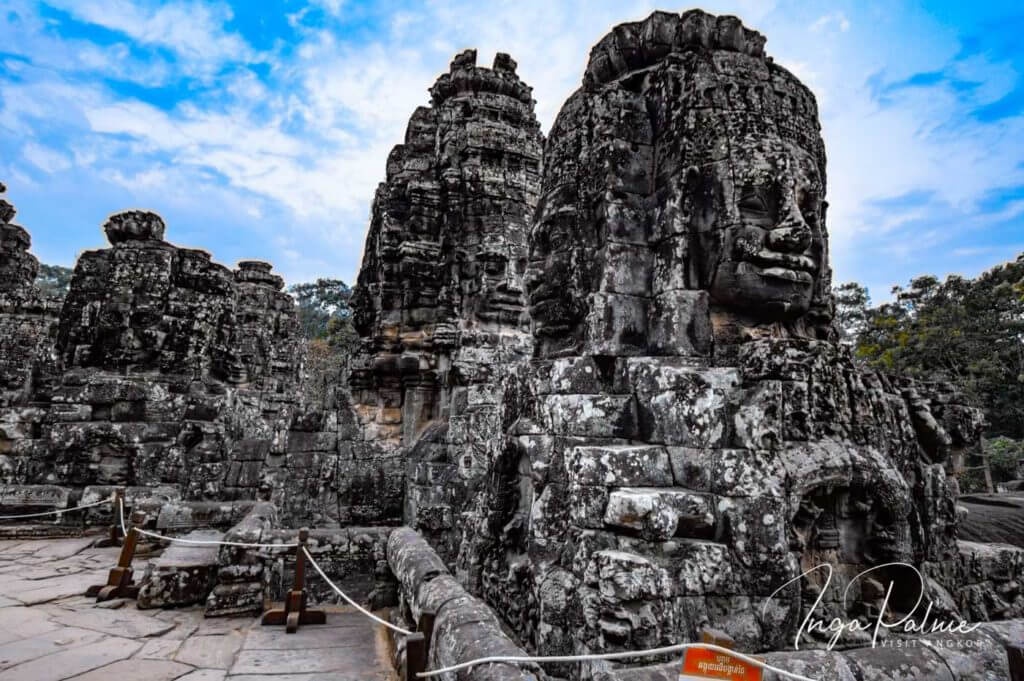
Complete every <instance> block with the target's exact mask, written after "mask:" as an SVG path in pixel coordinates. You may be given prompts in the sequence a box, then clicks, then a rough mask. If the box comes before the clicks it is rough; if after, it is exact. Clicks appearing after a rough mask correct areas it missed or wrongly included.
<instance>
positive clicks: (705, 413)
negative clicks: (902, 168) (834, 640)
mask: <svg viewBox="0 0 1024 681" xmlns="http://www.w3.org/2000/svg"><path fill="white" fill-rule="evenodd" d="M763 45H764V38H763V37H762V36H761V35H759V34H758V33H757V32H755V31H752V30H750V29H748V28H746V27H744V26H743V25H742V24H741V23H740V21H739V20H738V19H736V18H735V17H728V16H722V17H715V16H711V15H709V14H706V13H704V12H702V11H699V10H694V11H689V12H686V13H684V14H682V15H681V16H680V15H675V14H669V13H664V12H656V13H654V14H652V15H651V16H650V17H648V18H647V19H646V20H644V21H642V22H636V23H629V24H622V25H620V26H617V27H616V28H614V29H613V30H612V32H611V33H610V34H609V35H607V36H606V37H605V38H603V39H602V40H601V41H600V42H599V43H598V44H597V45H596V46H595V47H594V49H593V50H592V52H591V55H590V61H589V64H588V66H587V69H586V73H585V76H584V81H583V85H582V87H581V88H580V89H579V90H577V91H576V92H575V93H574V94H573V95H572V96H570V98H569V99H568V101H567V102H566V103H565V105H564V106H563V107H562V109H561V112H560V113H559V115H558V117H557V119H556V121H555V124H554V126H553V129H552V131H551V134H550V136H549V137H548V139H547V142H546V146H545V153H544V171H543V180H542V192H541V196H540V199H539V201H538V207H537V211H536V214H535V217H534V221H533V226H532V230H531V233H530V237H529V244H528V245H529V249H530V253H529V266H528V268H527V272H526V275H525V278H524V282H525V290H526V294H527V298H528V300H529V305H530V313H531V318H532V330H533V335H534V340H535V352H534V359H533V360H532V361H530V362H528V363H524V364H523V365H522V366H521V367H520V368H519V371H518V372H516V373H517V377H510V378H509V380H508V384H509V387H508V388H507V390H506V392H505V397H506V399H505V400H504V411H503V414H502V421H503V422H504V423H511V424H512V425H511V427H510V429H509V431H508V434H509V437H508V440H507V442H506V446H505V448H504V450H503V451H502V453H501V456H499V457H498V458H497V459H496V460H495V461H494V465H493V469H492V473H493V474H492V476H491V477H490V481H491V485H490V487H489V489H481V490H480V491H478V493H477V496H476V497H475V498H474V499H473V501H472V503H471V508H472V511H471V512H470V513H469V514H468V521H467V522H465V523H464V525H463V526H464V528H465V534H464V537H465V541H464V542H463V544H462V551H461V553H460V556H459V560H458V567H459V570H460V577H461V578H462V579H463V580H464V581H465V582H466V583H468V584H469V585H470V586H471V588H473V589H476V590H478V591H479V592H481V593H482V594H483V595H484V596H485V597H486V598H487V599H488V600H489V601H490V602H491V603H492V605H494V606H495V607H496V608H497V609H498V610H499V611H500V612H502V613H503V614H505V616H506V617H507V618H508V621H509V623H510V625H511V626H512V627H513V628H514V629H515V630H516V631H518V632H519V633H520V634H521V635H522V636H523V637H524V639H525V640H527V641H529V642H530V643H531V644H532V645H533V646H534V647H535V648H536V649H537V651H538V652H539V653H540V654H564V653H569V652H576V653H583V652H593V651H610V650H628V649H642V648H651V647H656V646H659V645H666V644H670V643H678V642H680V641H685V640H694V639H695V637H697V636H698V632H699V631H700V630H702V629H704V628H708V627H711V628H714V629H717V630H720V631H724V632H726V633H727V634H728V635H730V636H732V637H733V638H734V639H735V640H736V641H737V643H738V644H739V645H740V646H741V647H742V648H744V649H747V650H764V649H767V648H780V647H786V646H788V645H791V642H792V640H793V634H794V632H795V630H796V626H797V625H798V623H799V621H800V619H801V614H802V613H804V612H806V611H807V610H808V608H810V607H811V606H812V604H813V603H814V601H815V599H816V598H817V596H818V595H819V594H820V595H822V602H823V604H822V606H821V608H823V609H824V611H825V613H827V614H825V615H823V616H825V617H826V619H830V618H831V617H832V616H840V617H842V618H843V619H844V620H849V619H851V618H854V619H855V618H857V617H861V616H863V617H869V616H871V614H872V610H871V608H873V607H875V605H876V597H877V596H878V593H879V592H878V591H877V588H878V587H880V586H881V585H882V584H884V583H887V582H899V587H898V590H900V589H902V590H903V591H908V592H911V590H912V589H913V588H914V586H915V585H914V584H912V583H911V582H912V580H911V579H910V574H911V573H910V572H909V570H907V571H901V570H899V569H895V568H894V569H891V570H889V571H888V572H884V571H883V573H882V574H879V575H876V577H878V579H877V580H876V582H874V583H865V582H863V581H854V580H853V578H854V576H855V575H857V574H859V573H860V572H861V571H863V570H864V569H867V568H868V567H871V566H876V565H881V564H885V563H890V562H907V563H910V564H913V565H915V566H917V567H918V568H919V569H921V570H922V571H923V572H924V574H926V575H927V576H928V579H927V580H926V581H927V587H928V588H929V589H933V590H934V591H937V592H939V591H941V589H940V588H939V587H938V585H939V584H940V582H941V581H942V579H943V577H942V575H940V574H938V573H939V572H940V570H939V566H940V565H942V564H946V563H947V561H949V560H950V559H951V558H952V557H953V556H955V554H956V545H955V513H954V506H955V502H954V499H955V497H954V493H953V490H952V487H951V485H950V483H949V481H948V475H947V471H946V470H945V468H944V466H943V462H944V460H945V457H946V456H947V454H948V450H949V448H950V446H954V445H956V446H965V445H966V444H967V443H966V442H963V441H956V442H955V441H954V438H953V437H951V436H950V434H949V433H947V432H946V431H945V430H944V429H943V427H942V425H941V424H940V423H939V420H938V419H936V418H935V417H934V415H933V414H932V413H931V411H930V410H931V405H930V403H929V401H928V400H927V399H924V398H922V397H921V396H920V395H918V394H916V393H915V392H914V391H913V390H910V389H901V387H900V386H898V385H894V384H892V383H890V382H889V381H887V380H886V379H885V378H884V377H882V376H877V375H875V374H873V373H867V372H863V371H861V370H859V369H858V368H857V367H856V366H855V365H854V363H853V361H852V359H851V357H850V356H849V354H848V353H847V352H846V351H845V350H844V349H843V348H841V347H839V346H838V345H837V344H836V343H835V342H834V339H835V333H834V330H833V326H832V320H831V309H832V303H831V300H830V272H829V265H828V247H827V230H826V226H825V207H826V204H825V154H824V146H823V143H822V139H821V135H820V130H819V124H818V118H817V107H816V104H815V100H814V96H813V95H812V94H811V92H810V91H809V90H808V89H807V88H806V87H805V86H804V85H802V84H801V83H800V82H799V81H798V80H797V79H796V78H795V77H794V76H793V75H792V74H790V73H789V72H788V71H786V70H785V69H784V68H782V67H780V66H778V65H777V64H775V63H774V62H773V61H772V60H771V58H769V57H767V56H765V54H764V51H763ZM964 409H966V408H964ZM967 421H970V419H967ZM970 422H972V423H975V425H977V423H978V421H977V419H975V420H974V421H970ZM959 437H960V439H961V440H963V439H965V438H966V439H970V438H972V437H973V438H976V437H977V430H976V428H975V430H973V431H972V430H971V429H970V428H968V429H966V431H964V432H963V433H960V434H959ZM822 563H829V564H831V565H833V566H834V570H835V572H836V576H835V578H834V579H833V580H832V583H831V586H830V587H828V588H826V587H825V585H824V583H823V581H824V580H823V578H822V575H820V574H814V575H811V576H809V577H807V578H800V574H801V573H802V572H804V571H805V570H808V569H810V568H812V567H814V566H816V565H819V564H822ZM791 580H792V583H791V584H789V586H788V587H786V588H783V587H784V586H785V585H786V584H787V582H790V581H791ZM851 583H853V584H854V586H853V587H852V589H853V591H854V592H855V593H854V594H853V596H852V599H851V600H852V601H856V605H848V603H847V602H844V601H843V589H844V588H845V587H846V586H847V584H851ZM780 589H781V590H780ZM944 605H945V606H948V607H951V608H952V609H953V610H955V606H953V605H952V604H950V603H949V602H948V599H947V600H946V602H945V603H944ZM819 612H821V611H820V610H819Z"/></svg>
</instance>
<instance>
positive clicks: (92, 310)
mask: <svg viewBox="0 0 1024 681" xmlns="http://www.w3.org/2000/svg"><path fill="white" fill-rule="evenodd" d="M5 229H7V228H5ZM19 229H20V228H13V227H12V228H11V230H10V233H11V234H12V235H14V236H18V237H19V238H20V241H18V243H20V244H22V246H23V247H24V246H27V237H22V235H24V232H23V231H16V230H19ZM104 231H105V232H106V235H107V238H108V240H109V242H110V244H111V247H110V248H104V249H99V250H93V251H87V252H85V253H83V254H82V255H81V256H80V257H79V259H78V262H77V264H76V266H75V270H74V275H73V277H72V281H71V288H70V291H69V292H68V295H67V297H66V299H65V301H64V304H63V307H62V308H61V309H60V318H59V324H58V325H57V328H56V333H55V334H54V335H55V342H54V343H53V355H54V358H53V361H52V362H51V363H50V364H47V363H46V362H44V361H43V359H42V358H40V359H38V360H36V361H35V362H32V361H26V362H25V366H26V367H29V369H30V370H31V371H34V372H36V373H41V374H42V375H43V378H44V379H45V380H39V381H36V383H35V384H34V385H32V386H31V387H30V389H29V390H28V392H27V396H26V397H25V398H24V401H26V402H27V403H28V404H29V405H30V406H31V410H30V411H28V412H25V413H26V414H27V416H28V417H30V418H29V421H28V423H27V424H26V423H23V426H24V427H21V428H19V429H17V432H15V431H14V430H12V431H11V432H9V433H7V432H5V433H4V435H3V437H0V449H2V450H3V452H4V457H5V465H4V466H3V469H2V470H3V482H5V483H14V484H30V485H43V484H46V485H56V486H67V487H68V488H70V489H72V490H73V491H75V493H76V494H77V493H80V492H81V491H82V490H84V489H86V488H89V487H92V488H93V489H95V490H97V493H99V490H102V488H104V487H109V486H120V487H133V488H155V487H161V488H162V490H163V492H162V494H164V495H165V496H166V497H168V498H184V499H194V500H233V499H249V500H251V499H257V498H260V497H269V496H270V494H271V492H272V491H273V490H272V488H273V485H274V483H275V478H280V477H281V476H280V475H278V474H277V473H276V472H275V471H276V469H278V468H281V467H283V466H285V465H286V462H285V461H284V454H285V446H286V437H287V431H288V424H289V423H290V421H291V415H292V410H293V408H294V405H295V402H296V401H297V394H296V386H297V382H298V379H299V363H300V358H299V355H298V345H297V324H296V320H295V309H294V302H293V301H292V299H291V297H290V296H289V295H287V294H286V293H284V292H283V291H282V290H281V289H282V287H283V285H284V282H283V280H282V279H281V278H280V277H278V276H276V275H273V274H270V266H269V265H268V264H266V263H255V262H243V263H240V265H239V269H238V270H236V271H234V272H232V271H231V270H230V269H228V268H226V267H224V266H223V265H219V264H217V263H214V262H212V261H211V259H210V255H209V254H208V253H206V252H204V251H199V250H195V249H188V248H180V247H177V246H175V245H173V244H170V243H168V242H167V241H164V238H163V237H164V223H163V220H161V218H160V217H159V216H158V215H156V214H154V213H148V212H141V211H130V212H126V213H119V214H116V215H113V216H111V217H110V219H109V220H108V221H107V222H106V223H105V224H104ZM6 234H7V232H6V231H5V236H6ZM12 243H14V242H13V241H12ZM34 262H35V261H34V259H31V256H28V255H27V254H24V253H23V252H22V256H21V259H20V260H17V259H14V258H12V259H9V260H6V261H5V269H8V268H12V267H14V265H11V264H9V263H15V264H17V263H22V264H20V265H18V266H17V267H16V269H18V271H19V272H22V274H23V275H27V274H31V275H32V276H34V274H35V267H34ZM25 263H28V264H25ZM23 278H24V277H23ZM22 288H24V287H22ZM37 333H38V335H37V340H38V339H44V340H45V339H46V338H48V337H49V336H48V334H46V333H45V332H42V333H39V332H37ZM14 347H15V348H17V347H18V346H14ZM23 347H27V346H23ZM4 348H5V349H6V348H7V345H6V344H5V345H4ZM18 413H21V412H18V411H17V410H9V411H6V412H4V413H3V414H2V415H0V417H2V419H3V420H4V421H5V422H6V421H8V420H13V419H14V417H15V416H16V415H17V414H18ZM24 420H25V419H21V421H24Z"/></svg>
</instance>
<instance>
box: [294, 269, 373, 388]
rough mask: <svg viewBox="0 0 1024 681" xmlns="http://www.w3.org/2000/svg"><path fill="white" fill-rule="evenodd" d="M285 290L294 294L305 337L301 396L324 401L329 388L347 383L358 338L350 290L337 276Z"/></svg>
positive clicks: (300, 325)
mask: <svg viewBox="0 0 1024 681" xmlns="http://www.w3.org/2000/svg"><path fill="white" fill-rule="evenodd" d="M288 292H289V293H291V294H292V296H294V297H295V302H296V306H297V307H298V316H299V328H300V331H301V333H302V336H303V337H304V338H305V339H306V362H305V373H306V379H305V380H304V381H303V390H304V399H305V400H306V402H307V403H310V404H318V403H319V404H324V403H325V402H326V401H327V400H328V399H329V396H330V393H331V390H332V389H333V388H334V387H335V386H337V385H343V384H344V383H345V382H346V379H347V371H348V356H349V355H350V354H351V353H352V351H353V350H354V349H355V347H356V345H357V343H358V341H359V336H358V335H357V334H356V331H355V328H354V327H353V326H352V309H351V308H350V307H349V300H350V299H351V297H352V289H351V288H350V287H349V286H348V285H347V284H345V282H343V281H342V280H340V279H323V278H321V279H317V280H316V281H313V282H306V283H302V284H294V285H292V286H290V287H288Z"/></svg>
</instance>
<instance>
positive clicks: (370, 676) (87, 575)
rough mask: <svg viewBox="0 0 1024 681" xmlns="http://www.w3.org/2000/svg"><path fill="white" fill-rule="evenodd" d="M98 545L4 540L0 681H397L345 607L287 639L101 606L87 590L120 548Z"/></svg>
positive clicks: (250, 625) (375, 640) (269, 631)
mask: <svg viewBox="0 0 1024 681" xmlns="http://www.w3.org/2000/svg"><path fill="white" fill-rule="evenodd" d="M94 540H95V537H85V538H75V539H42V540H31V541H13V540H5V541H0V681H71V680H74V681H175V680H177V681H276V680H281V681H395V680H396V679H397V676H395V674H394V671H393V670H392V668H391V665H390V663H389V661H388V660H389V657H388V643H387V637H386V634H385V633H384V630H383V628H382V627H380V626H379V625H376V624H374V623H373V622H370V621H368V620H367V619H366V618H364V617H363V616H362V615H359V614H358V613H356V612H353V611H351V610H348V609H345V608H328V611H329V614H328V618H327V624H326V625H325V626H310V627H301V628H300V629H299V631H298V633H296V634H285V632H284V628H283V627H262V626H260V624H259V621H258V619H256V618H251V617H242V618H239V617H234V618H210V619H206V618H204V617H203V613H202V608H201V607H198V606H197V607H192V608H184V609H175V610H159V609H157V610H138V609H137V608H136V607H135V603H134V601H125V600H116V601H110V602H108V603H103V604H97V603H96V602H95V599H91V598H85V597H83V596H82V594H83V593H84V592H85V589H86V588H87V587H88V586H90V585H92V584H102V583H105V582H106V579H107V574H108V572H109V570H110V568H111V567H113V565H114V564H115V563H116V561H117V555H118V549H116V548H105V549H97V548H90V544H91V543H92V542H93V541H94ZM135 563H136V566H135V569H136V574H141V572H142V567H143V565H144V561H141V560H139V559H136V561H135Z"/></svg>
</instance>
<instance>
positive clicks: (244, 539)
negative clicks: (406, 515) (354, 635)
mask: <svg viewBox="0 0 1024 681" xmlns="http://www.w3.org/2000/svg"><path fill="white" fill-rule="evenodd" d="M279 528H280V517H279V516H278V513H277V509H276V508H274V507H273V505H272V504H268V503H260V504H256V505H255V506H254V507H253V508H252V509H251V510H250V512H249V513H248V515H246V517H245V518H243V519H242V521H241V522H240V523H238V524H237V525H236V526H234V527H233V528H231V530H230V531H228V532H227V534H226V535H225V537H224V541H231V542H241V543H250V544H267V545H274V544H282V545H284V544H291V543H294V542H295V541H297V537H298V531H297V530H294V529H292V530H282V529H279ZM393 529H394V528H391V527H347V528H344V529H313V530H310V533H309V541H308V544H307V546H308V549H309V552H310V554H312V556H313V559H314V560H316V562H317V564H319V565H320V567H321V569H323V571H324V572H325V573H327V576H328V577H330V579H331V581H333V582H334V583H335V584H337V585H338V587H339V588H340V589H342V590H343V591H344V592H345V593H346V594H348V596H349V597H350V598H352V599H353V600H355V601H357V602H359V603H362V604H363V605H364V606H366V607H369V608H371V609H378V608H383V607H387V606H391V605H394V604H395V603H396V602H397V582H396V579H395V577H394V575H393V574H392V573H391V569H390V568H389V567H388V562H387V542H388V537H389V536H390V535H391V532H392V530H393ZM294 557H295V549H294V548H279V549H278V548H270V547H269V546H268V547H266V548H260V549H256V548H246V547H238V546H223V547H221V549H220V556H219V563H220V568H219V571H218V581H217V585H216V586H215V587H214V588H213V590H212V592H211V593H210V596H209V598H208V599H207V601H206V614H207V616H220V615H237V614H242V613H245V614H255V613H259V612H262V611H263V610H264V607H265V603H266V602H267V601H268V600H269V601H277V602H281V601H283V600H284V598H285V595H286V594H287V592H288V591H289V590H290V589H291V588H292V585H293V583H294V579H295V559H294ZM306 589H307V594H308V598H309V603H310V605H317V604H342V605H344V601H343V600H342V599H341V598H340V597H339V596H338V595H337V594H336V593H335V592H334V590H333V589H331V587H330V585H328V584H327V583H326V582H325V581H324V580H323V578H321V577H320V575H319V574H318V573H317V572H316V571H315V570H314V569H313V567H312V566H311V565H309V564H307V565H306ZM367 626H370V625H369V624H367Z"/></svg>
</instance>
